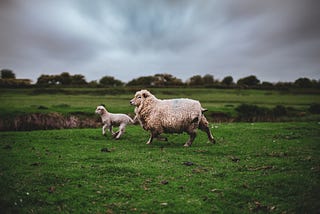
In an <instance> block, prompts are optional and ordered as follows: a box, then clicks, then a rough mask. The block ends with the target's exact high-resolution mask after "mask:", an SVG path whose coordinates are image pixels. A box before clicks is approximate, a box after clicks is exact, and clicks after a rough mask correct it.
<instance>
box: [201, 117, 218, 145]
mask: <svg viewBox="0 0 320 214" xmlns="http://www.w3.org/2000/svg"><path fill="white" fill-rule="evenodd" d="M199 129H201V130H202V131H204V132H205V133H207V135H208V139H209V140H210V142H211V143H216V140H215V139H214V138H213V136H212V134H211V131H210V128H209V122H208V121H207V119H206V118H205V116H204V115H202V117H201V120H200V123H199Z"/></svg>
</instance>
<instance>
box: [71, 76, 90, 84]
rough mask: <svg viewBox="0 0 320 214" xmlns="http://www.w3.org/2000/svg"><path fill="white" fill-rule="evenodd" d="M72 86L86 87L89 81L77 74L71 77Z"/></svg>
mask: <svg viewBox="0 0 320 214" xmlns="http://www.w3.org/2000/svg"><path fill="white" fill-rule="evenodd" d="M70 83H71V85H85V84H87V81H86V79H85V77H84V76H83V75H81V74H75V75H73V76H71V82H70Z"/></svg>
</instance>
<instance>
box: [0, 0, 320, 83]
mask: <svg viewBox="0 0 320 214" xmlns="http://www.w3.org/2000/svg"><path fill="white" fill-rule="evenodd" d="M319 11H320V1H319V0H265V1H258V0H236V1H235V0H136V1H135V0H116V1H112V0H67V1H66V0H54V1H51V0H28V1H26V0H0V69H4V68H8V69H11V70H13V71H14V73H15V74H16V77H17V78H29V79H32V80H34V81H36V80H37V78H38V77H39V76H40V75H41V74H60V73H61V72H69V73H71V74H82V75H84V76H85V77H86V80H87V81H91V80H99V79H100V78H101V77H103V76H106V75H109V76H114V77H115V78H117V79H120V80H122V81H125V82H127V81H129V80H131V79H133V78H136V77H139V76H147V75H154V74H156V73H170V74H173V75H174V76H176V77H178V78H180V79H182V80H183V81H185V80H186V79H188V78H189V77H191V76H193V75H196V74H200V75H205V74H211V75H213V76H214V78H216V79H220V80H221V79H223V77H225V76H228V75H231V76H233V77H234V79H235V80H237V79H239V78H241V77H245V76H248V75H251V74H253V75H256V76H257V77H258V79H260V80H262V81H271V82H278V81H294V80H296V79H297V78H299V77H308V78H312V79H320V12H319Z"/></svg>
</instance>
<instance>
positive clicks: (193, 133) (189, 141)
mask: <svg viewBox="0 0 320 214" xmlns="http://www.w3.org/2000/svg"><path fill="white" fill-rule="evenodd" d="M188 134H189V136H190V138H189V140H188V141H187V142H186V143H185V144H184V145H183V146H186V147H188V146H191V145H192V142H193V141H194V139H195V138H196V136H197V133H196V131H190V132H188Z"/></svg>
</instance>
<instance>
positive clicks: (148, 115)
mask: <svg viewBox="0 0 320 214" xmlns="http://www.w3.org/2000/svg"><path fill="white" fill-rule="evenodd" d="M130 104H131V105H134V106H136V107H135V110H134V111H135V114H136V116H135V120H136V119H137V120H138V121H139V122H140V124H141V126H142V127H143V128H144V129H145V130H147V131H150V132H151V135H150V139H149V140H148V142H147V144H150V143H151V142H152V140H153V138H154V137H158V136H159V135H160V134H162V133H182V132H187V133H188V134H189V136H190V138H189V140H188V141H187V142H186V143H185V144H184V146H191V144H192V142H193V140H194V139H195V137H196V131H197V129H198V128H199V129H201V130H202V131H204V132H206V133H207V135H208V139H209V140H210V141H211V142H212V143H215V140H214V138H213V136H212V134H211V132H210V129H209V126H208V124H209V123H208V121H207V119H206V118H205V116H204V114H203V112H204V111H206V110H205V109H203V108H202V107H201V104H200V102H199V101H196V100H191V99H170V100H160V99H157V98H156V97H155V96H154V95H152V94H151V93H150V92H149V91H147V90H141V91H138V92H136V94H135V97H134V98H133V99H132V100H131V101H130Z"/></svg>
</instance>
